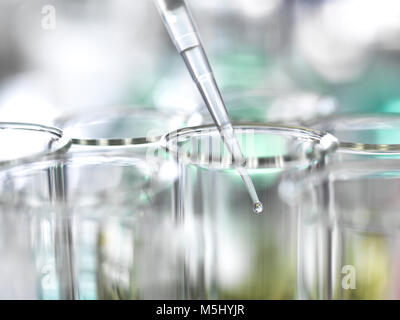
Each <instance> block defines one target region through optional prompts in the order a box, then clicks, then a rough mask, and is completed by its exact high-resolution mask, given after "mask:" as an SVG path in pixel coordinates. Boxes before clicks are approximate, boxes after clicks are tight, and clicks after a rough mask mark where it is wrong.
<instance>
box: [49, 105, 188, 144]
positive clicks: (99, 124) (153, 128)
mask: <svg viewBox="0 0 400 320" xmlns="http://www.w3.org/2000/svg"><path fill="white" fill-rule="evenodd" d="M186 118H187V116H186V115H185V114H183V113H179V112H176V111H174V112H172V113H171V112H167V111H162V110H156V109H151V108H145V107H108V108H101V109H99V110H91V111H86V112H84V113H75V114H72V115H69V116H65V117H63V118H59V119H57V120H56V121H55V123H56V124H57V126H59V127H60V128H62V129H63V130H64V131H65V133H66V134H67V135H69V136H70V137H71V138H72V142H73V144H74V147H75V149H78V148H77V146H86V148H87V146H98V147H105V148H107V147H115V146H143V145H146V144H149V143H154V142H157V141H159V139H160V137H161V136H162V135H163V134H165V133H167V132H170V131H172V130H176V129H178V128H181V127H184V126H185V124H186Z"/></svg>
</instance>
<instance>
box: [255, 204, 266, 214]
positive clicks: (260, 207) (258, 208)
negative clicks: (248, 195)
mask: <svg viewBox="0 0 400 320" xmlns="http://www.w3.org/2000/svg"><path fill="white" fill-rule="evenodd" d="M263 209H264V208H263V204H262V203H261V202H260V201H258V202H256V203H254V206H253V212H254V213H257V214H260V213H261V212H263Z"/></svg>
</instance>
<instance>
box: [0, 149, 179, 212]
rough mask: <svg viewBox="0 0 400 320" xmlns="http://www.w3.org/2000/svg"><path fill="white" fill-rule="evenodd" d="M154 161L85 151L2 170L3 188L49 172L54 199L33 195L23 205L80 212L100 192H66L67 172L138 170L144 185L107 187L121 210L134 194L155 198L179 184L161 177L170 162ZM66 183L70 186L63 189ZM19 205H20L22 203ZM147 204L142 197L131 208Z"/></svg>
mask: <svg viewBox="0 0 400 320" xmlns="http://www.w3.org/2000/svg"><path fill="white" fill-rule="evenodd" d="M155 161H156V163H155V164H152V163H149V161H147V158H146V156H145V155H143V154H134V156H132V152H116V151H113V152H107V153H104V152H103V151H101V150H99V151H98V152H96V151H87V150H86V151H82V152H78V153H74V154H65V155H62V156H59V157H54V158H43V159H41V160H40V161H32V162H28V163H21V164H19V165H16V166H12V167H9V168H7V169H4V170H0V184H3V183H7V182H8V181H18V180H19V179H25V178H28V179H30V178H32V179H36V177H38V178H39V179H41V178H40V177H42V175H41V174H42V173H43V172H46V174H47V175H48V177H49V179H48V180H47V181H46V184H47V185H48V186H49V187H52V188H53V187H54V188H56V189H57V190H58V191H55V194H54V199H41V198H38V197H37V195H36V194H32V196H33V197H34V199H35V200H34V201H33V202H30V201H31V197H24V200H23V201H24V202H25V203H26V204H27V205H28V206H31V205H32V206H35V207H36V206H40V207H42V206H47V205H49V206H52V207H53V206H57V207H59V208H66V209H71V208H78V207H80V206H83V207H84V206H86V204H85V203H86V202H85V200H84V198H85V196H86V195H89V196H91V195H92V194H94V193H96V192H97V191H93V190H92V189H90V188H89V189H87V188H85V187H79V185H77V186H78V189H76V187H74V188H73V189H71V190H67V189H65V186H68V184H69V183H68V179H65V177H64V174H68V172H71V171H74V170H78V171H79V170H81V169H84V170H86V169H85V168H88V169H91V168H90V166H100V167H101V166H103V167H107V168H110V169H111V170H112V169H113V168H114V167H118V168H127V169H128V170H129V169H132V170H135V171H134V172H135V175H137V177H142V179H143V181H142V180H140V181H139V182H138V183H137V184H135V185H134V186H129V187H125V188H123V189H121V190H119V189H118V190H116V189H115V188H114V187H104V190H105V191H107V194H109V195H112V196H113V197H114V201H117V202H115V203H114V202H112V203H114V204H113V205H117V206H118V205H120V204H123V203H122V202H119V201H120V199H121V200H122V201H123V199H134V198H135V197H134V196H132V192H134V191H135V190H138V189H141V190H142V191H144V192H146V196H149V197H151V196H156V195H158V194H159V193H161V192H162V191H163V190H164V189H166V188H168V186H171V185H172V184H173V183H174V182H175V181H176V179H177V176H170V175H168V176H167V177H164V176H162V175H161V174H160V168H161V167H162V166H163V164H164V163H169V162H171V160H170V159H161V158H156V159H155ZM65 169H66V170H65ZM59 170H60V171H59ZM105 170H107V169H105ZM90 171H92V170H90ZM112 172H114V171H112ZM50 177H51V178H50ZM53 179H59V181H58V182H59V183H61V185H59V183H58V182H57V181H53ZM65 181H66V183H67V184H65V185H64V183H65ZM82 188H83V189H82ZM77 190H78V191H79V190H80V191H81V192H77ZM57 192H59V193H57ZM70 192H72V193H70ZM100 192H101V197H99V198H98V199H99V201H104V203H106V201H108V200H107V198H105V197H106V193H103V191H100ZM71 195H72V196H71ZM81 199H82V201H81ZM18 201H19V202H21V200H18ZM134 201H136V200H134ZM146 201H147V198H143V199H141V198H140V197H138V199H137V205H135V206H132V207H131V208H130V209H132V208H140V207H141V206H142V205H145V206H146V207H148V205H149V204H150V203H148V204H145V203H146ZM2 203H3V204H5V205H8V204H11V205H12V203H13V202H11V201H10V200H9V199H7V198H4V199H3V202H2ZM32 203H33V204H32ZM130 211H132V210H130ZM71 215H73V213H71V214H70V211H68V214H67V215H65V217H67V218H69V217H71ZM81 216H82V217H89V216H90V217H95V215H86V214H85V213H82V215H81ZM107 217H109V218H124V214H120V213H111V212H110V213H109V214H108V215H107ZM61 218H62V217H61ZM127 218H128V219H132V216H127Z"/></svg>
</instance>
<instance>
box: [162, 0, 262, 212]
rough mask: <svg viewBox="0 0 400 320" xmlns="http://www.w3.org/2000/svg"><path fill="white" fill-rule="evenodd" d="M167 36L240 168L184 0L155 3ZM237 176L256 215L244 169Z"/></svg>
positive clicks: (257, 208) (229, 126)
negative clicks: (248, 196) (241, 181)
mask: <svg viewBox="0 0 400 320" xmlns="http://www.w3.org/2000/svg"><path fill="white" fill-rule="evenodd" d="M155 3H156V5H157V7H158V10H159V12H160V15H161V17H162V20H163V22H164V24H165V26H166V28H167V30H168V33H169V35H170V37H171V39H172V41H173V42H174V44H175V47H176V49H177V50H178V52H179V53H180V55H181V56H182V58H183V60H184V62H185V64H186V67H187V68H188V70H189V72H190V74H191V76H192V79H193V81H194V82H195V83H196V85H197V88H198V89H199V92H200V94H201V95H202V97H203V100H204V102H205V104H206V106H207V108H208V111H209V112H210V114H211V117H212V118H213V120H214V123H215V124H216V126H217V128H218V130H219V132H220V134H221V137H222V140H223V141H224V143H225V145H226V147H227V149H228V150H229V152H230V153H231V154H232V156H233V158H234V160H235V163H239V164H241V165H243V164H244V163H245V160H246V159H245V157H244V156H243V153H242V150H241V148H240V146H239V143H238V141H237V138H236V136H235V132H234V129H233V127H232V124H231V121H230V119H229V116H228V112H227V110H226V107H225V104H224V102H223V100H222V96H221V93H220V91H219V89H218V86H217V83H216V81H215V78H214V75H213V72H212V69H211V66H210V64H209V62H208V59H207V55H206V54H205V52H204V49H203V47H202V45H201V42H200V38H199V36H198V33H197V31H196V27H195V25H194V23H193V19H192V17H191V15H190V12H189V10H188V8H187V6H186V4H185V1H184V0H155ZM237 171H238V173H239V174H240V176H241V177H242V180H243V182H244V184H245V186H246V188H247V190H248V192H249V194H250V197H251V199H252V201H253V203H254V205H255V207H254V211H257V212H260V210H262V204H261V203H260V201H259V199H258V196H257V193H256V190H255V188H254V185H253V182H252V180H251V178H250V176H249V175H248V173H247V171H246V169H245V168H244V167H242V166H239V167H238V168H237Z"/></svg>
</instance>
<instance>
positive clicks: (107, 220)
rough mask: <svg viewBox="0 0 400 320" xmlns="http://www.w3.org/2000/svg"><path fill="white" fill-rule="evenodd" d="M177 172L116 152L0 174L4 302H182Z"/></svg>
mask: <svg viewBox="0 0 400 320" xmlns="http://www.w3.org/2000/svg"><path fill="white" fill-rule="evenodd" d="M153 160H154V161H153ZM174 168H176V166H175V164H174V163H173V162H171V161H161V160H160V159H156V158H152V159H147V158H142V157H139V156H133V155H132V152H129V153H125V152H122V151H121V150H118V151H117V152H116V151H112V152H108V153H105V152H99V153H96V152H93V151H92V152H81V153H77V152H75V153H73V154H72V155H66V156H64V157H63V158H61V159H53V160H47V161H41V162H34V163H31V164H25V165H21V166H15V167H13V168H12V169H10V170H3V171H1V172H0V194H1V203H0V212H1V214H0V238H1V241H0V261H1V263H0V269H1V271H2V272H1V274H0V297H1V298H4V299H156V298H158V299H179V298H182V296H181V291H183V290H181V286H183V280H182V276H181V274H182V271H181V269H183V265H182V264H181V261H183V258H182V259H181V258H180V256H181V255H182V254H183V251H182V250H183V249H182V248H181V243H184V238H183V232H181V229H182V228H181V227H180V225H179V224H178V223H177V222H176V219H175V216H174V215H173V212H172V209H171V208H172V207H171V190H172V186H173V181H174V179H175V178H176V175H174V172H176V170H175V171H174Z"/></svg>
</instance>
